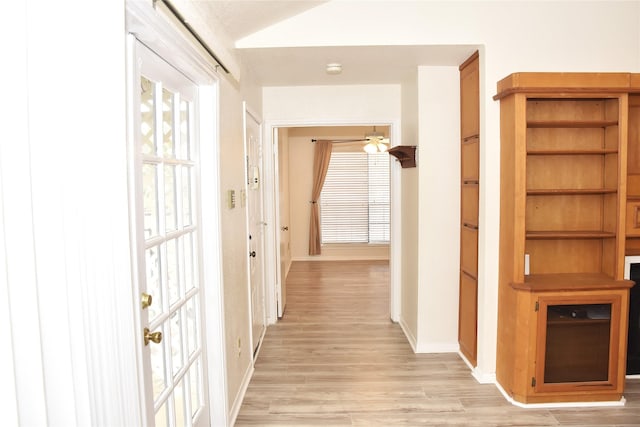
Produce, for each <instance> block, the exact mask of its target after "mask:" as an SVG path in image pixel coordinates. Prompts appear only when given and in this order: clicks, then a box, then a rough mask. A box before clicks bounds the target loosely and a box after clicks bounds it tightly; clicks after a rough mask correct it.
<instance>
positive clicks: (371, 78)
mask: <svg viewBox="0 0 640 427" xmlns="http://www.w3.org/2000/svg"><path fill="white" fill-rule="evenodd" d="M476 49H477V47H475V46H337V47H334V46H332V47H295V48H270V49H242V50H241V51H240V54H241V56H242V57H243V60H244V62H245V64H246V65H247V67H248V68H249V69H250V70H251V73H252V75H255V76H257V77H256V78H257V80H258V83H260V84H262V85H263V86H305V85H347V84H349V85H353V84H395V83H401V82H402V81H403V80H404V79H405V77H407V76H408V75H410V73H412V72H415V69H416V67H417V66H419V65H453V66H458V65H460V64H461V63H462V62H464V60H465V59H467V58H468V57H469V56H471V54H472V53H473V52H474V51H475V50H476ZM334 62H337V63H340V64H342V73H341V74H338V75H330V74H327V73H326V65H327V64H328V63H334Z"/></svg>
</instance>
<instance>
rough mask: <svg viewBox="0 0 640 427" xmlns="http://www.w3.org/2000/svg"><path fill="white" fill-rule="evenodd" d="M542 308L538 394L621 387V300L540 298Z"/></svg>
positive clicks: (534, 383) (534, 381)
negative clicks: (619, 364)
mask: <svg viewBox="0 0 640 427" xmlns="http://www.w3.org/2000/svg"><path fill="white" fill-rule="evenodd" d="M537 309H538V334H537V354H536V360H537V363H536V366H535V376H534V377H533V378H532V386H533V387H534V389H535V391H536V392H558V391H570V390H577V389H580V390H587V389H588V390H610V389H612V388H616V386H617V378H616V375H617V372H618V360H619V358H618V356H619V342H620V332H621V330H620V320H621V319H620V313H621V298H620V296H618V295H612V294H608V295H602V296H598V295H583V296H575V295H574V296H571V297H560V296H549V297H543V296H540V298H539V299H538V301H537Z"/></svg>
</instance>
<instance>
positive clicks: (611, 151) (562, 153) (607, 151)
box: [527, 148, 618, 156]
mask: <svg viewBox="0 0 640 427" xmlns="http://www.w3.org/2000/svg"><path fill="white" fill-rule="evenodd" d="M617 152H618V150H617V149H604V148H603V149H598V150H527V155H529V156H576V155H602V154H616V153H617Z"/></svg>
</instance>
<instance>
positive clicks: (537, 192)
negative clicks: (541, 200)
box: [527, 188, 618, 196]
mask: <svg viewBox="0 0 640 427" xmlns="http://www.w3.org/2000/svg"><path fill="white" fill-rule="evenodd" d="M617 192H618V190H617V189H615V188H573V189H569V188H563V189H560V188H538V189H529V190H527V195H530V196H554V195H556V196H565V195H566V196H570V195H576V196H582V195H589V194H596V195H597V194H613V193H617Z"/></svg>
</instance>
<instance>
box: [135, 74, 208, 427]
mask: <svg viewBox="0 0 640 427" xmlns="http://www.w3.org/2000/svg"><path fill="white" fill-rule="evenodd" d="M194 109H195V88H194V87H193V86H192V85H191V90H190V91H189V90H187V91H183V92H181V91H179V90H172V89H170V88H168V87H165V86H164V85H163V83H162V82H161V81H154V80H153V79H152V78H148V77H145V76H141V84H140V113H141V124H140V129H139V130H140V138H139V144H138V146H137V153H136V158H137V159H139V160H138V162H137V166H138V167H139V169H140V173H139V175H138V176H140V177H141V179H140V181H141V183H140V184H139V185H138V186H137V188H139V189H140V191H139V192H138V197H139V198H140V199H141V204H142V212H143V214H144V218H143V220H142V224H143V228H144V231H143V233H142V235H143V240H144V242H143V245H142V246H143V247H142V248H141V250H142V251H143V255H142V256H141V257H140V259H141V260H143V262H144V264H145V265H144V268H143V269H142V270H143V271H144V272H145V274H144V280H143V282H144V283H143V284H141V287H140V288H141V289H146V290H145V292H147V293H149V294H150V295H152V298H153V304H152V305H151V306H150V307H149V308H148V311H146V312H145V313H143V316H142V317H143V318H142V320H143V323H145V324H148V325H149V326H148V327H149V329H150V330H152V331H159V332H162V334H163V340H162V341H161V342H160V343H158V344H151V345H150V348H149V352H150V366H151V383H152V393H153V406H154V413H155V424H156V426H165V425H166V426H183V425H184V426H191V425H193V424H194V423H195V422H196V420H197V418H198V417H199V415H200V413H201V409H202V407H203V404H204V390H203V386H204V384H203V381H204V373H203V369H204V364H203V362H204V361H203V358H204V354H203V349H202V340H201V336H202V324H201V312H200V303H201V283H200V280H201V274H200V265H199V259H200V256H199V253H200V252H199V247H200V242H199V239H200V230H199V227H198V223H197V222H196V215H195V212H196V207H197V199H196V195H197V193H196V190H197V188H198V187H197V184H198V183H197V174H196V170H197V166H198V165H197V161H196V159H197V157H196V154H197V153H196V148H197V146H196V144H195V140H194V138H193V136H194V132H193V129H194V122H193V119H194V117H195V116H194ZM145 317H146V319H145ZM145 320H146V321H145Z"/></svg>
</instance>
